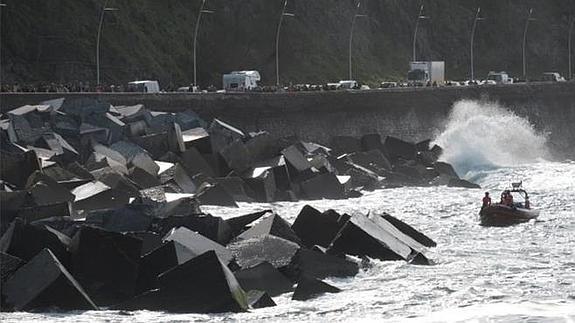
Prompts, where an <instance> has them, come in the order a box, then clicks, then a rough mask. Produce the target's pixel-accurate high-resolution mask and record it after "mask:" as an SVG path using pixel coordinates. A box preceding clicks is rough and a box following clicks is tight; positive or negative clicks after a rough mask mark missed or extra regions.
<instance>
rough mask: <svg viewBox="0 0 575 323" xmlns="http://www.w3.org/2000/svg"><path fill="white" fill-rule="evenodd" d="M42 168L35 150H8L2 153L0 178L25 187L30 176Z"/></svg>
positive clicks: (0, 156)
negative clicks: (17, 152)
mask: <svg viewBox="0 0 575 323" xmlns="http://www.w3.org/2000/svg"><path fill="white" fill-rule="evenodd" d="M41 169H42V165H41V163H40V160H39V159H38V156H37V155H36V152H35V151H33V150H30V151H27V152H25V153H22V154H15V153H10V152H7V151H2V152H1V153H0V178H1V179H2V180H5V181H6V182H8V183H10V184H14V185H16V187H18V188H23V187H24V186H25V185H26V182H27V181H28V177H30V175H31V174H32V173H34V172H35V171H39V170H41Z"/></svg>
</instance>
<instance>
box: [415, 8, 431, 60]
mask: <svg viewBox="0 0 575 323" xmlns="http://www.w3.org/2000/svg"><path fill="white" fill-rule="evenodd" d="M423 11H424V7H423V5H421V7H420V8H419V14H418V15H417V21H416V22H415V31H414V32H413V56H412V58H413V61H414V62H415V61H416V60H417V59H416V58H417V56H416V51H415V47H416V44H417V30H418V29H419V20H421V19H429V17H428V16H424V15H423Z"/></svg>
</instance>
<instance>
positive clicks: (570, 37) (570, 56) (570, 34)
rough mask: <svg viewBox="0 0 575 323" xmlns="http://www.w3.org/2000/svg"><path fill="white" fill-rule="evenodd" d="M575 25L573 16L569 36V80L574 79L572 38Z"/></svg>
mask: <svg viewBox="0 0 575 323" xmlns="http://www.w3.org/2000/svg"><path fill="white" fill-rule="evenodd" d="M574 25H575V17H573V18H571V24H570V25H569V38H568V41H567V43H568V46H567V47H568V53H569V73H567V75H569V80H572V79H573V67H572V66H571V60H572V56H573V54H572V53H571V41H572V40H571V39H572V38H573V26H574Z"/></svg>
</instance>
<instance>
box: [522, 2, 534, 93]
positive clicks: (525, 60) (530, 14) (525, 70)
mask: <svg viewBox="0 0 575 323" xmlns="http://www.w3.org/2000/svg"><path fill="white" fill-rule="evenodd" d="M532 15H533V9H532V8H531V9H529V15H528V16H527V20H526V21H525V30H524V31H523V79H525V82H527V57H526V56H527V30H528V28H529V22H530V21H532V20H535V19H534V18H531V16H532Z"/></svg>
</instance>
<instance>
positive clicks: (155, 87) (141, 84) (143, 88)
mask: <svg viewBox="0 0 575 323" xmlns="http://www.w3.org/2000/svg"><path fill="white" fill-rule="evenodd" d="M128 90H129V91H130V92H143V93H159V92H160V83H158V81H134V82H130V83H128Z"/></svg>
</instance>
